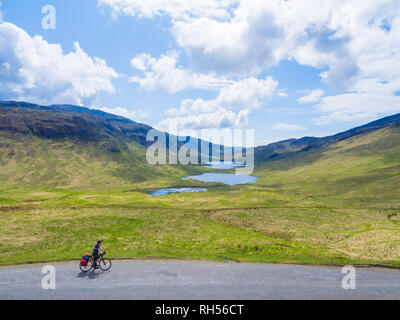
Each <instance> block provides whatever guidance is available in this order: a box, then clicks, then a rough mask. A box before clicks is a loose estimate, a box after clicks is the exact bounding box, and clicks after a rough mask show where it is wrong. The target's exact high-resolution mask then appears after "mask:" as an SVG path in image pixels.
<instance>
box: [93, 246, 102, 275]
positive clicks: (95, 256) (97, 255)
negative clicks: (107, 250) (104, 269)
mask: <svg viewBox="0 0 400 320" xmlns="http://www.w3.org/2000/svg"><path fill="white" fill-rule="evenodd" d="M101 243H102V241H101V240H98V241H97V244H96V245H95V246H94V248H93V252H92V256H93V261H94V268H95V269H98V268H99V267H98V266H97V262H98V261H99V260H100V254H103V253H104V251H103V249H102V248H101Z"/></svg>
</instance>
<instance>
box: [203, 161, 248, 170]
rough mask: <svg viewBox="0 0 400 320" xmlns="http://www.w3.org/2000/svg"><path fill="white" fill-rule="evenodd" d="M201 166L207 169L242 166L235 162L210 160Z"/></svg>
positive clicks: (225, 168)
mask: <svg viewBox="0 0 400 320" xmlns="http://www.w3.org/2000/svg"><path fill="white" fill-rule="evenodd" d="M203 167H204V168H209V169H221V170H229V169H233V168H238V167H243V164H241V163H235V162H211V163H209V164H207V165H205V166H203Z"/></svg>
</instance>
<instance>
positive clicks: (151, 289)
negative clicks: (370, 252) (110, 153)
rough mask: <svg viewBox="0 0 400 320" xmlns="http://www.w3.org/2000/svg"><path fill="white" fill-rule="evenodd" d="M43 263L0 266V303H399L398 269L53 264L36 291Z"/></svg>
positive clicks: (179, 263)
mask: <svg viewBox="0 0 400 320" xmlns="http://www.w3.org/2000/svg"><path fill="white" fill-rule="evenodd" d="M43 266H44V264H43V265H28V266H17V267H2V268H0V299H33V300H36V299H146V300H147V299H151V300H157V299H167V300H170V299H176V300H180V299H183V300H188V299H211V300H218V299H252V300H258V299H262V300H264V299H399V298H400V270H393V269H378V268H372V269H365V268H357V269H356V289H354V290H351V289H350V290H344V289H343V288H342V279H343V277H344V276H345V274H343V273H342V268H337V267H313V266H298V265H271V264H244V263H241V264H237V263H215V262H197V261H196V262H186V261H185V262H183V261H134V262H133V261H114V263H113V266H112V268H111V270H110V271H107V272H102V271H98V270H96V271H93V272H89V273H87V274H84V273H82V272H81V271H80V270H79V267H78V263H77V262H76V263H72V262H70V263H55V264H53V266H54V267H55V270H56V277H55V279H56V289H55V290H51V289H50V290H44V289H43V288H42V279H43V277H44V275H43V274H42V267H43Z"/></svg>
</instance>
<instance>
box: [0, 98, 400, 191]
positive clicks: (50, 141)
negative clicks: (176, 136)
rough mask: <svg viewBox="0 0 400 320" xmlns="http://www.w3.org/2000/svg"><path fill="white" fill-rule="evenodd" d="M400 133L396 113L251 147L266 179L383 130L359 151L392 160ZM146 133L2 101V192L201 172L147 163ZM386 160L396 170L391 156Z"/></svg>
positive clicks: (75, 112)
mask: <svg viewBox="0 0 400 320" xmlns="http://www.w3.org/2000/svg"><path fill="white" fill-rule="evenodd" d="M399 128H400V114H396V115H393V116H390V117H386V118H383V119H380V120H377V121H374V122H371V123H369V124H366V125H364V126H360V127H357V128H354V129H351V130H348V131H346V132H342V133H339V134H336V135H333V136H329V137H325V138H314V137H305V138H302V139H289V140H285V141H281V142H276V143H273V144H270V145H267V146H261V147H257V148H255V160H256V170H257V171H258V172H261V171H262V170H267V171H266V172H268V173H266V174H268V175H270V174H271V172H272V171H271V170H273V171H274V170H275V171H276V170H278V171H282V170H286V169H290V168H293V167H296V166H298V165H300V164H302V165H310V164H313V163H315V162H316V161H318V159H321V158H326V157H327V154H328V155H329V154H330V153H329V152H330V151H331V150H332V148H339V149H340V148H343V146H342V145H340V143H341V142H346V143H348V144H349V145H350V144H351V143H353V142H354V141H353V140H354V139H355V138H357V137H360V138H362V137H368V139H369V138H371V137H370V136H371V135H373V134H374V133H376V132H380V131H382V130H386V129H387V130H386V131H385V134H384V136H385V138H384V140H382V141H383V142H381V143H380V144H377V143H376V142H374V143H372V142H371V143H372V144H371V145H368V144H365V145H363V147H362V151H360V150H361V149H357V150H359V151H357V152H362V154H367V155H368V157H370V154H373V153H377V154H378V155H379V154H381V155H388V154H390V155H392V154H397V153H396V152H397V149H398V145H399V143H398V142H399V141H398V140H399V139H398V137H399V133H398V132H399ZM151 129H152V127H150V126H148V125H145V124H141V123H137V122H134V121H132V120H129V119H126V118H124V117H120V116H116V115H113V114H109V113H105V112H102V111H99V110H92V109H88V108H83V107H78V106H72V105H52V106H39V105H36V104H30V103H25V102H0V190H2V188H8V187H11V188H13V187H18V188H20V187H38V186H40V187H47V186H49V187H63V188H76V189H90V188H93V189H99V188H114V187H124V186H131V185H132V184H140V186H145V185H151V181H154V180H155V179H158V180H159V181H163V182H162V183H163V184H165V185H170V184H176V183H177V181H179V178H180V177H182V176H184V175H187V174H188V173H195V172H200V171H201V170H202V169H201V168H198V167H194V166H181V165H177V166H176V165H175V166H152V165H150V164H148V163H147V161H146V149H147V146H148V145H149V144H151V143H150V142H147V141H146V135H147V133H148V131H149V130H151ZM392 129H393V130H392ZM167 138H168V136H167ZM368 139H367V140H368ZM361 140H362V139H361ZM167 141H168V139H167ZM371 141H375V140H373V139H372V138H371ZM199 142H201V140H197V143H199ZM183 143H185V142H180V143H179V146H181V145H182V144H183ZM339 145H340V146H339ZM217 147H219V148H222V146H217ZM346 148H347V147H346ZM346 148H345V149H346ZM238 150H239V149H236V150H235V151H236V152H237V151H238ZM346 150H347V149H346ZM387 158H388V159H391V160H390V163H391V165H393V166H394V167H396V166H397V162H398V159H397V158H396V156H387ZM371 159H372V158H371ZM335 161H336V160H335ZM371 161H372V160H371ZM388 161H389V160H388ZM396 161H397V162H396ZM354 163H356V162H354ZM332 165H333V164H332ZM336 165H337V166H338V167H340V166H339V165H338V163H337V164H335V166H336ZM339 173H340V172H339ZM396 181H397V180H396ZM396 183H397V182H396Z"/></svg>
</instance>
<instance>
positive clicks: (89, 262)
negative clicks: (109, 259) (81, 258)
mask: <svg viewBox="0 0 400 320" xmlns="http://www.w3.org/2000/svg"><path fill="white" fill-rule="evenodd" d="M92 267H93V261H92V259H89V260H88V262H87V264H86V266H83V265H82V264H81V263H79V268H80V269H81V271H82V272H89V271H90V270H91V269H92Z"/></svg>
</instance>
